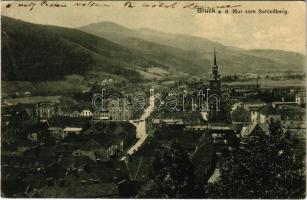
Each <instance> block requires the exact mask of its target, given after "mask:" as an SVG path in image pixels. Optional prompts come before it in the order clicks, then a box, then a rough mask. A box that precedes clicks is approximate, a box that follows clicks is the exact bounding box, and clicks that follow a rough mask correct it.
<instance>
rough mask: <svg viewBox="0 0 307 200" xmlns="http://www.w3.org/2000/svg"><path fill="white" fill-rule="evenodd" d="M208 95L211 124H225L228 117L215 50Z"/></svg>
mask: <svg viewBox="0 0 307 200" xmlns="http://www.w3.org/2000/svg"><path fill="white" fill-rule="evenodd" d="M208 95H209V96H208V97H207V98H208V108H209V122H213V123H214V122H224V121H225V119H226V116H227V115H226V110H225V109H224V105H223V99H222V92H221V78H220V73H219V66H218V64H217V60H216V52H215V49H214V54H213V66H212V74H211V77H210V79H209V93H208Z"/></svg>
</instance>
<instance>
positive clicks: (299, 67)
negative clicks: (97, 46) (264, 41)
mask: <svg viewBox="0 0 307 200" xmlns="http://www.w3.org/2000/svg"><path fill="white" fill-rule="evenodd" d="M79 29H80V30H82V31H85V32H88V33H92V34H94V35H97V36H100V37H103V38H106V39H108V40H111V41H113V42H116V43H118V44H120V45H123V46H126V47H129V48H133V49H138V50H144V51H146V53H147V54H149V55H164V56H165V57H169V59H176V60H177V57H179V58H182V59H183V62H180V63H181V64H182V65H183V66H185V67H186V68H191V71H195V70H194V69H196V68H197V69H198V70H197V72H199V71H203V72H207V71H208V70H209V69H210V66H211V63H212V51H213V48H216V49H217V52H218V62H219V64H220V65H221V68H222V69H221V70H222V71H224V72H226V73H246V72H255V73H265V72H281V71H294V72H302V71H304V55H302V54H298V53H293V52H287V51H280V50H261V49H259V50H243V49H239V48H234V47H228V46H224V45H222V44H220V43H217V42H213V41H210V40H208V39H205V38H200V37H195V36H188V35H181V34H170V33H163V32H159V31H154V30H151V29H128V28H126V27H124V26H121V25H118V24H115V23H112V22H100V23H95V24H89V25H86V26H83V27H80V28H79ZM161 45H162V46H161ZM159 49H160V50H159ZM157 53H158V54H157ZM175 55H178V56H177V57H176V56H175ZM187 62H189V64H187ZM177 64H178V63H177Z"/></svg>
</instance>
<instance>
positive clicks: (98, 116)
mask: <svg viewBox="0 0 307 200" xmlns="http://www.w3.org/2000/svg"><path fill="white" fill-rule="evenodd" d="M93 117H94V119H95V120H108V119H110V115H109V111H101V112H100V111H96V112H94V113H93Z"/></svg>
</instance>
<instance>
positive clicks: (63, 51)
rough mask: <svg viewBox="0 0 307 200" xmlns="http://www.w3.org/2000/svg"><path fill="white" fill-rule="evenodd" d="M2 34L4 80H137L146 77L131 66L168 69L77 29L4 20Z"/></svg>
mask: <svg viewBox="0 0 307 200" xmlns="http://www.w3.org/2000/svg"><path fill="white" fill-rule="evenodd" d="M1 34H2V44H3V46H2V55H1V56H2V79H3V80H19V81H44V80H58V79H59V80H60V79H63V77H64V76H65V75H69V74H81V75H84V74H86V73H87V72H88V71H89V70H91V71H93V70H94V71H97V72H99V71H101V72H107V73H111V74H115V75H120V76H122V77H125V78H126V79H128V80H131V81H137V80H139V79H141V78H142V77H141V76H140V74H139V73H138V72H136V71H135V70H131V69H129V67H131V66H139V67H144V68H145V67H148V66H152V65H153V66H157V67H161V68H167V66H165V65H163V64H162V63H161V64H160V63H158V62H156V61H154V59H151V58H150V57H147V56H146V55H143V54H142V52H140V51H137V50H133V49H129V48H125V47H122V46H120V45H118V44H115V43H113V42H110V41H108V40H106V39H103V38H101V37H97V36H94V35H91V34H88V33H84V32H81V31H79V30H75V29H68V28H62V27H56V26H44V25H37V24H31V23H27V22H23V21H20V20H15V19H11V18H8V17H2V30H1Z"/></svg>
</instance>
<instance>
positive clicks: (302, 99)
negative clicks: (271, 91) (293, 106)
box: [295, 92, 306, 105]
mask: <svg viewBox="0 0 307 200" xmlns="http://www.w3.org/2000/svg"><path fill="white" fill-rule="evenodd" d="M295 102H296V103H298V104H299V105H302V104H306V92H299V93H297V94H296V95H295Z"/></svg>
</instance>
